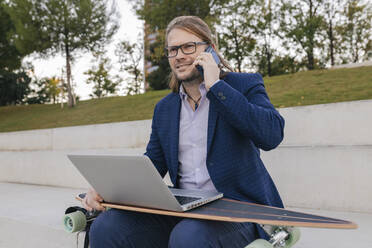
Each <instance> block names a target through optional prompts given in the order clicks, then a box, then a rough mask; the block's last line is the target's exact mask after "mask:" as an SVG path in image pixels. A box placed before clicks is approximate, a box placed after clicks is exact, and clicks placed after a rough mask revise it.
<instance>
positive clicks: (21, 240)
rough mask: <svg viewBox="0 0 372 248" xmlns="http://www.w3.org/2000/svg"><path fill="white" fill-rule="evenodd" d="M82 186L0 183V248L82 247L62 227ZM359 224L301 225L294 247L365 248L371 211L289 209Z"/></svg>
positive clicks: (371, 227) (371, 223)
mask: <svg viewBox="0 0 372 248" xmlns="http://www.w3.org/2000/svg"><path fill="white" fill-rule="evenodd" d="M84 191H85V189H71V188H58V187H47V186H37V185H27V184H12V183H0V195H1V198H2V200H1V204H0V248H21V247H22V248H23V247H40V248H43V247H48V248H54V247H56V248H59V247H79V248H80V247H82V244H83V240H84V234H80V236H79V235H77V234H69V233H66V232H65V231H64V230H63V226H62V217H63V214H64V211H65V209H66V208H67V207H69V206H73V205H78V202H76V200H74V196H75V195H76V194H78V193H80V192H84ZM291 209H294V210H297V211H301V212H307V213H314V214H319V215H324V216H329V217H334V218H340V219H347V220H352V221H354V222H356V223H357V224H358V225H359V229H357V230H336V229H315V228H301V231H302V238H301V240H300V241H299V243H298V245H296V247H297V248H314V247H321V248H336V247H337V248H350V247H358V248H369V247H371V244H372V236H371V233H372V213H349V212H332V211H322V210H314V209H303V208H301V209H298V208H291Z"/></svg>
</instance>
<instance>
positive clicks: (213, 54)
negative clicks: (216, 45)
mask: <svg viewBox="0 0 372 248" xmlns="http://www.w3.org/2000/svg"><path fill="white" fill-rule="evenodd" d="M204 52H207V53H211V54H212V56H213V58H214V61H215V62H216V64H217V65H219V64H220V62H221V61H220V58H219V57H218V55H217V53H216V51H215V50H214V49H213V47H212V46H208V47H207V48H206V49H205V51H204ZM196 68H197V69H198V71H199V72H200V75H201V76H202V77H204V73H203V67H202V66H200V65H197V66H196Z"/></svg>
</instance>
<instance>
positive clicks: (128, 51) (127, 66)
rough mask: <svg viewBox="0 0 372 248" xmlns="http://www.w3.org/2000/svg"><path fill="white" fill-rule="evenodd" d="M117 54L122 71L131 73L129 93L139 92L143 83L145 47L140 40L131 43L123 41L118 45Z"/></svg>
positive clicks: (128, 85) (128, 83)
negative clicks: (142, 64)
mask: <svg viewBox="0 0 372 248" xmlns="http://www.w3.org/2000/svg"><path fill="white" fill-rule="evenodd" d="M115 53H116V55H117V56H118V57H119V63H120V69H121V71H126V72H128V73H129V74H130V75H131V78H128V80H127V91H128V94H139V93H140V90H141V85H142V80H143V77H142V70H141V63H142V62H143V61H142V59H143V56H142V55H143V47H142V44H141V43H140V41H138V42H137V43H133V44H130V43H129V42H128V41H122V42H120V43H119V44H117V46H116V51H115Z"/></svg>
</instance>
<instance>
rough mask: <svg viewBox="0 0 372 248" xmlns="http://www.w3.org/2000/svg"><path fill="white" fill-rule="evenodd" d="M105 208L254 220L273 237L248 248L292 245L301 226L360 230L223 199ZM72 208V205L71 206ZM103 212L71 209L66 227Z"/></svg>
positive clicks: (338, 222)
mask: <svg viewBox="0 0 372 248" xmlns="http://www.w3.org/2000/svg"><path fill="white" fill-rule="evenodd" d="M84 197H85V194H79V195H78V196H76V199H77V200H79V201H82V199H83V198H84ZM101 205H102V206H103V207H105V208H106V209H108V208H115V209H121V210H127V211H135V212H143V213H150V214H160V215H169V216H177V217H184V218H195V219H204V220H214V221H227V222H252V223H256V224H260V225H262V226H263V227H264V230H265V231H266V232H267V233H268V235H269V236H270V240H269V241H267V240H263V239H258V240H255V241H253V242H252V243H250V244H249V245H248V246H246V247H245V248H279V247H281V248H290V247H292V246H293V245H294V244H295V243H296V242H297V241H298V240H299V239H300V230H299V229H298V227H313V228H336V229H356V228H357V227H358V226H357V224H355V223H353V222H350V221H347V220H341V219H335V218H329V217H324V216H319V215H313V214H306V213H302V212H296V211H290V210H286V209H283V208H276V207H271V206H264V205H260V204H254V203H249V202H242V201H237V200H232V199H228V198H221V199H218V200H215V201H213V202H210V203H208V204H205V205H202V206H200V207H197V208H194V209H191V210H189V211H186V212H175V211H168V210H161V209H152V208H146V207H138V206H128V205H122V204H115V203H107V202H103V203H101ZM70 209H71V208H70ZM98 214H99V212H98V213H96V212H94V211H93V213H89V212H87V211H86V210H77V211H75V212H72V211H71V210H70V211H67V210H66V215H65V217H64V226H65V229H66V231H68V232H76V231H82V230H84V229H85V226H86V225H87V223H89V222H91V221H93V220H94V218H95V217H96V216H98Z"/></svg>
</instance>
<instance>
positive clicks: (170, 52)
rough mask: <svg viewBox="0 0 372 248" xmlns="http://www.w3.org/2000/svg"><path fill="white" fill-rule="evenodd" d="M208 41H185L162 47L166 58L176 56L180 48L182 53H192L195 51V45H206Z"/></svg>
mask: <svg viewBox="0 0 372 248" xmlns="http://www.w3.org/2000/svg"><path fill="white" fill-rule="evenodd" d="M207 44H208V42H187V43H185V44H182V45H179V46H170V47H166V48H164V52H165V56H167V57H168V58H173V57H176V56H177V54H178V49H180V48H181V51H182V53H183V54H186V55H187V54H193V53H195V52H196V45H207Z"/></svg>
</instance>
